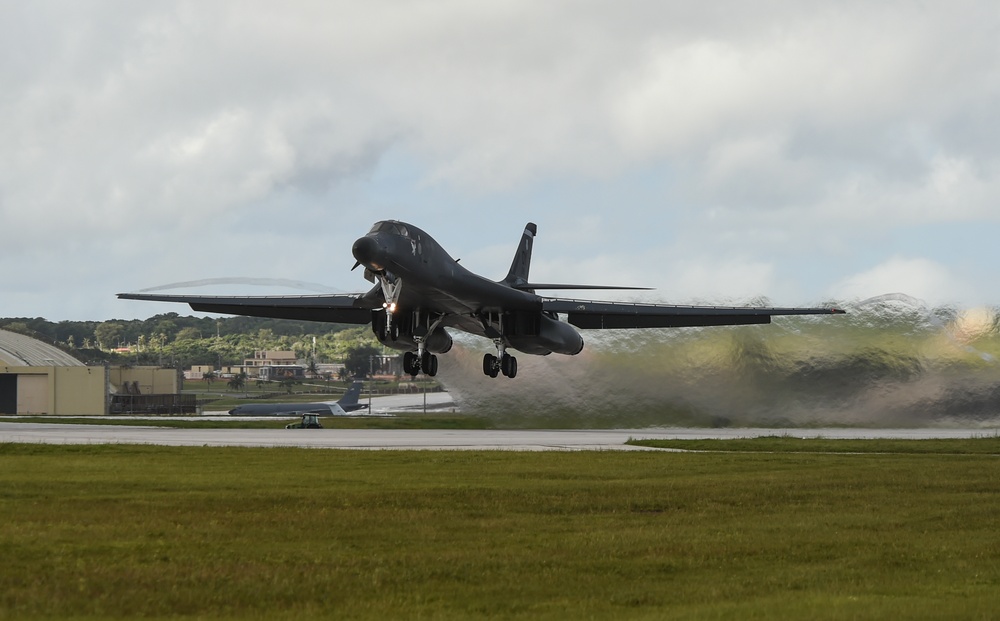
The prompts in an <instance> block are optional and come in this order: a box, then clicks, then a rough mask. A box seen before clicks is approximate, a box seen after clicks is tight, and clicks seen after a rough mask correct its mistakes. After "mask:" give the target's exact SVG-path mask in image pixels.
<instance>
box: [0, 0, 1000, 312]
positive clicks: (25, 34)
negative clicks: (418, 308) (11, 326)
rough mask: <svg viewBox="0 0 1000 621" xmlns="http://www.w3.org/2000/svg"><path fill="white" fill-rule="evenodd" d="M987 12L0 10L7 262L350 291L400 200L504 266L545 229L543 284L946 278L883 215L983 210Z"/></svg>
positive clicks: (43, 268)
mask: <svg viewBox="0 0 1000 621" xmlns="http://www.w3.org/2000/svg"><path fill="white" fill-rule="evenodd" d="M996 26H997V16H996V13H995V10H994V8H993V6H992V5H991V4H990V3H988V2H972V1H970V2H960V3H959V4H958V5H955V4H949V5H947V6H946V5H940V6H939V5H926V6H916V5H913V4H912V3H908V2H885V3H879V4H877V5H872V4H871V3H866V2H860V1H848V2H840V3H836V4H835V5H829V6H819V7H817V6H815V5H809V6H807V5H804V4H801V3H794V2H787V3H786V2H769V3H766V5H765V6H764V7H761V6H759V5H756V6H749V5H747V4H745V3H739V2H731V3H723V4H721V5H719V4H716V5H712V6H708V5H706V6H691V5H676V4H673V3H660V2H647V1H644V0H635V1H626V2H622V3H616V4H614V5H601V4H596V5H580V4H579V3H574V2H551V3H542V4H539V3H533V2H527V1H515V2H504V3H492V4H483V3H466V2H458V1H457V0H455V1H442V2H433V3H427V2H392V3H381V2H369V3H349V2H343V3H338V2H333V3H321V2H307V1H302V2H293V3H285V4H276V3H270V2H227V1H220V2H214V3H210V4H207V5H204V4H198V3H189V2H182V1H178V2H168V3H156V4H149V3H142V4H121V3H119V2H99V1H98V2H92V3H88V4H86V5H80V4H78V3H73V2H65V3H61V2H49V3H40V2H39V3H14V4H7V5H4V6H3V8H0V52H2V53H0V77H2V79H3V83H4V89H3V92H2V93H0V218H2V222H3V226H2V227H0V244H2V245H3V247H4V249H5V252H6V253H9V254H8V255H7V257H6V258H0V272H2V271H8V272H11V271H14V269H15V264H17V265H23V264H26V263H24V261H23V259H25V258H28V259H30V265H31V266H32V267H31V268H30V269H31V270H32V274H31V277H30V278H28V279H27V280H28V281H34V282H43V283H46V284H47V286H50V287H52V288H54V289H59V288H62V289H63V290H64V291H67V290H69V289H70V288H77V287H81V286H82V285H81V284H80V283H79V282H78V281H79V280H80V279H75V280H70V279H68V278H67V277H66V276H64V274H65V272H66V270H65V269H64V268H63V267H61V266H64V265H65V264H66V263H67V261H71V260H72V261H81V260H85V261H88V262H90V263H91V264H92V265H98V266H100V268H95V269H92V270H91V273H92V274H94V275H93V276H91V277H90V279H89V282H88V283H87V285H89V286H90V287H91V288H94V287H106V288H107V289H109V290H112V291H113V290H115V289H118V288H120V287H119V286H118V285H117V284H116V282H115V281H120V280H121V274H122V272H123V271H124V269H123V267H122V266H134V265H142V266H143V267H142V272H141V273H136V270H134V269H133V270H131V273H130V276H132V277H134V280H135V281H137V286H144V285H155V284H160V283H163V282H171V281H177V280H186V279H193V278H197V277H212V276H233V275H239V276H247V275H261V276H266V277H294V278H303V279H307V280H315V281H321V282H328V283H330V284H333V285H335V286H338V287H340V288H350V287H348V286H344V283H341V282H337V281H339V280H340V279H341V278H344V276H343V275H341V274H340V272H339V271H336V270H339V267H340V265H341V263H349V262H350V260H349V259H350V258H349V255H348V252H347V250H346V249H347V248H349V246H350V242H351V241H352V240H353V238H354V237H356V236H357V235H359V234H361V233H362V232H363V231H364V230H366V229H367V227H368V226H369V225H370V223H371V222H372V221H374V220H376V219H379V218H384V217H396V218H402V219H411V220H413V221H414V222H415V223H417V224H419V225H421V226H423V227H424V228H426V229H427V230H429V231H430V232H431V233H432V234H435V236H440V237H442V238H444V239H446V240H449V239H450V240H455V241H454V246H452V245H448V244H446V246H447V247H448V248H449V250H452V251H453V252H454V253H456V254H458V255H460V256H464V257H469V258H470V259H476V258H477V256H478V255H479V254H481V255H482V257H483V259H484V261H483V264H484V265H487V264H488V265H494V263H495V262H496V261H499V265H500V266H501V267H500V268H497V269H498V270H499V271H500V272H501V274H499V275H502V272H503V271H504V270H505V268H506V265H508V264H509V253H510V250H509V249H508V247H507V241H506V240H507V231H508V229H510V230H512V231H513V233H512V234H511V235H512V236H514V237H515V239H516V234H517V233H518V232H519V231H520V228H519V227H520V226H523V223H524V222H525V221H527V220H533V221H537V222H539V224H540V226H541V227H542V235H546V236H548V235H551V237H545V240H546V243H547V244H549V245H547V246H546V249H547V250H546V252H547V253H551V254H548V255H547V256H548V260H551V261H553V263H554V264H553V265H552V267H551V270H549V268H548V267H547V266H546V264H545V260H546V259H543V258H542V255H541V254H540V255H539V257H538V261H539V263H538V265H537V266H536V267H537V268H538V271H539V274H546V273H548V272H549V271H551V273H552V274H554V275H560V276H561V275H563V274H566V275H567V276H568V277H571V278H573V279H582V280H585V281H592V280H594V279H600V280H605V279H610V280H611V281H612V282H621V280H623V278H622V276H623V275H627V276H626V277H625V278H624V280H626V281H628V282H634V281H639V282H646V281H653V282H654V284H655V285H656V286H658V287H662V288H663V289H664V290H669V291H671V293H672V294H673V293H674V292H676V294H677V295H678V296H680V297H699V296H702V295H706V296H707V295H710V294H711V293H712V291H711V290H712V289H713V288H715V287H716V286H717V287H718V289H719V290H724V291H732V292H734V293H733V295H743V294H744V293H746V294H747V295H760V294H764V295H770V294H771V293H770V292H776V294H774V295H777V296H778V297H779V298H784V297H786V296H788V297H791V296H794V295H796V294H798V293H803V292H804V293H805V294H806V295H809V293H811V292H812V291H818V290H822V289H824V288H826V287H828V286H829V283H830V282H837V281H840V282H846V281H847V279H848V278H849V274H850V271H851V270H853V271H858V270H860V269H863V267H864V265H862V261H861V260H858V261H853V262H849V263H845V262H844V261H842V259H843V257H850V256H858V255H859V254H862V251H861V250H859V249H866V248H870V247H872V246H876V245H878V244H876V243H873V242H879V243H882V244H883V245H887V247H886V248H885V249H884V250H883V251H882V253H881V254H880V255H878V256H872V255H871V253H870V252H867V251H865V252H867V254H865V256H864V258H863V261H866V262H867V263H866V264H867V265H871V264H877V263H878V262H880V261H885V260H887V257H890V256H893V255H894V254H896V255H898V256H906V257H910V258H911V259H912V260H918V259H921V258H923V259H925V260H928V261H932V260H934V261H937V262H938V264H939V265H940V266H942V267H943V268H944V269H948V270H950V271H952V272H955V273H960V272H961V270H962V267H961V266H959V265H949V264H947V262H946V261H945V260H944V259H943V258H942V256H941V255H940V254H939V255H937V256H935V257H934V258H933V259H932V258H930V257H927V256H924V255H921V254H920V252H919V251H918V250H917V249H916V248H915V247H912V245H908V244H907V242H905V240H901V239H900V237H901V236H900V235H897V234H896V233H897V232H898V231H900V230H905V229H906V227H913V226H934V225H935V224H938V223H947V224H954V223H957V224H965V225H967V226H969V227H974V228H981V227H982V226H989V225H995V224H996V223H997V219H998V217H1000V216H998V215H997V214H998V212H997V210H996V209H995V206H996V204H997V198H998V197H1000V152H998V146H997V145H1000V125H998V124H996V123H995V120H994V117H995V110H996V109H997V108H998V107H1000V69H998V68H997V66H996V63H995V62H993V58H994V57H995V29H996ZM578 221H581V222H582V223H581V224H580V225H577V222H578ZM472 225H474V231H475V235H471V234H469V228H470V226H472ZM563 228H565V230H566V232H565V233H562V232H561V229H563ZM584 236H587V237H586V238H587V239H590V240H592V241H591V242H590V243H579V242H578V241H577V240H579V239H582V238H584ZM605 240H607V241H605ZM510 243H513V242H510ZM601 243H607V244H608V245H609V246H610V247H608V248H605V249H603V250H601V251H597V252H595V251H594V246H595V245H599V244H601ZM181 248H183V249H186V250H184V251H179V250H178V249H181ZM248 248H253V249H255V250H256V251H257V252H258V253H261V254H264V255H266V256H268V259H267V260H266V261H260V262H253V261H251V260H250V259H248V258H247V257H249V256H259V255H257V254H253V255H251V254H250V253H249V251H248V250H247V249H248ZM150 249H153V250H154V251H152V252H151V251H150ZM264 249H270V252H265V250H264ZM804 250H809V251H810V252H811V254H813V255H814V256H815V262H816V263H811V262H809V261H798V260H797V257H799V256H801V254H802V252H803V251H804ZM317 257H323V258H324V259H323V260H324V261H326V262H327V263H328V264H329V265H324V264H321V263H320V262H319V261H317ZM341 257H343V259H341ZM16 259H17V260H16ZM487 259H488V260H487ZM819 262H822V263H824V264H834V263H835V262H837V263H840V264H844V267H842V268H838V269H840V270H842V271H839V272H836V273H832V272H828V271H825V272H824V275H823V277H824V278H827V279H828V280H826V281H825V282H821V283H816V282H815V281H816V276H815V271H816V265H817V264H818V263H819ZM556 263H559V264H556ZM793 263H797V265H793ZM206 266H208V267H206ZM248 266H252V268H249V267H248ZM567 267H569V268H570V269H566V268H567ZM331 268H333V269H331ZM257 270H267V273H263V274H257ZM636 270H638V271H636ZM807 270H808V272H807ZM481 271H483V272H484V273H486V272H488V268H486V267H484V268H483V269H482V270H481ZM206 272H211V273H206ZM248 272H252V273H248ZM567 272H568V274H567ZM112 274H114V275H115V276H111V275H112ZM331 274H334V275H331ZM0 278H3V277H0ZM331 280H333V281H334V282H331ZM14 282H15V281H13V280H11V281H8V280H0V288H2V289H3V290H4V291H5V294H6V297H5V302H6V303H8V304H11V305H14V306H15V307H17V308H19V309H20V310H19V312H21V313H24V314H39V313H41V314H54V311H53V310H52V309H55V312H60V313H62V312H69V311H65V310H64V308H65V306H64V305H62V304H61V302H60V301H61V300H62V299H66V296H62V297H60V296H58V295H56V294H52V295H51V296H49V297H48V298H47V299H48V301H47V302H45V303H43V304H39V300H43V299H46V298H45V296H42V295H41V294H38V295H39V297H33V298H31V299H30V300H28V299H27V298H24V300H25V301H24V302H16V300H17V299H19V298H17V297H16V296H15V295H14V294H12V293H11V292H12V291H21V290H22V285H21V284H20V281H17V282H18V285H17V287H15V286H13V283H14ZM761 290H765V291H761ZM77 291H78V292H77V293H76V294H74V295H73V296H72V299H74V300H85V299H87V295H86V292H85V291H81V290H77ZM85 306H86V305H85ZM108 308H109V307H108V306H107V305H106V304H103V303H101V304H98V303H96V302H95V303H93V304H92V305H91V306H90V307H89V309H88V308H85V307H84V306H81V307H79V310H78V311H72V312H74V313H80V314H81V315H84V316H94V315H99V314H104V313H107V312H111V311H109V310H108Z"/></svg>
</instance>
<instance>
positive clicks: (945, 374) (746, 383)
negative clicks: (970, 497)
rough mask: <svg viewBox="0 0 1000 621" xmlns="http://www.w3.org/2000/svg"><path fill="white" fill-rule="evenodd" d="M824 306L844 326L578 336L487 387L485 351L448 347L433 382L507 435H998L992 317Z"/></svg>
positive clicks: (893, 300)
mask: <svg viewBox="0 0 1000 621" xmlns="http://www.w3.org/2000/svg"><path fill="white" fill-rule="evenodd" d="M831 306H837V307H841V308H846V309H847V310H848V314H847V315H846V316H844V317H840V318H838V319H837V321H829V320H826V319H824V318H817V317H775V319H774V323H773V324H771V325H769V326H737V327H712V328H682V329H660V330H608V331H587V332H584V339H585V340H586V341H587V346H586V347H585V349H584V351H583V352H582V353H581V354H579V355H577V356H545V357H538V356H521V357H519V358H518V360H519V362H520V364H521V371H519V373H518V377H517V379H516V380H515V381H516V383H511V382H509V381H497V380H492V379H491V378H488V377H486V376H484V375H483V374H482V371H481V368H480V367H481V364H480V363H481V358H482V355H483V353H484V352H486V351H488V349H489V348H488V343H486V342H485V341H483V340H481V339H476V338H475V337H464V336H463V337H457V338H456V339H455V341H456V346H455V348H454V349H453V350H452V353H451V354H449V355H448V356H442V357H441V369H440V372H439V375H438V379H439V380H440V381H441V382H442V383H443V384H444V385H445V387H446V388H447V389H448V390H449V391H451V392H452V393H453V395H454V396H455V399H456V401H457V402H458V403H459V405H460V406H461V407H462V408H463V409H464V410H465V411H468V412H472V413H477V414H481V415H487V416H491V417H493V418H494V419H495V420H496V421H497V423H498V424H500V425H505V426H506V425H510V426H519V425H530V426H553V427H561V426H578V427H585V428H586V427H591V428H598V427H618V428H623V427H633V426H634V427H647V426H735V427H743V426H748V427H749V426H753V427H760V426H765V427H766V426H773V427H821V426H836V425H850V426H861V427H926V426H955V425H963V426H969V425H971V426H982V427H984V428H988V427H991V426H996V425H1000V366H998V362H997V358H998V356H1000V319H998V311H997V309H993V308H970V309H958V308H954V307H947V306H946V307H937V308H929V307H927V306H926V305H925V304H924V303H923V302H921V301H920V300H917V299H915V298H912V297H909V296H905V295H903V294H891V295H888V296H880V297H878V298H871V299H868V300H864V301H861V302H855V303H853V304H831ZM501 379H503V378H501Z"/></svg>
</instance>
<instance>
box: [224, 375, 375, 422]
mask: <svg viewBox="0 0 1000 621" xmlns="http://www.w3.org/2000/svg"><path fill="white" fill-rule="evenodd" d="M361 388H362V386H361V382H354V383H352V384H351V386H350V388H348V389H347V391H346V392H345V393H344V396H343V397H341V398H340V400H339V401H320V402H319V403H244V404H243V405H238V406H236V407H234V408H233V409H231V410H229V414H230V416H282V415H289V414H320V415H323V416H327V415H329V416H343V415H345V414H349V413H351V412H354V411H356V410H360V409H362V408H367V407H368V404H367V403H358V397H359V396H360V395H361Z"/></svg>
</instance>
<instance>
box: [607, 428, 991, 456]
mask: <svg viewBox="0 0 1000 621" xmlns="http://www.w3.org/2000/svg"><path fill="white" fill-rule="evenodd" d="M626 444H631V445H634V446H648V447H651V448H664V449H668V448H669V449H683V450H688V451H744V452H755V453H760V452H775V453H781V452H801V453H937V454H956V455H1000V436H998V435H996V434H995V433H993V434H991V435H988V436H983V437H980V438H971V439H928V440H891V439H889V440H886V439H878V440H853V439H843V440H840V439H833V438H794V437H790V436H761V437H758V438H732V439H725V440H650V439H632V440H629V441H628V442H627V443H626Z"/></svg>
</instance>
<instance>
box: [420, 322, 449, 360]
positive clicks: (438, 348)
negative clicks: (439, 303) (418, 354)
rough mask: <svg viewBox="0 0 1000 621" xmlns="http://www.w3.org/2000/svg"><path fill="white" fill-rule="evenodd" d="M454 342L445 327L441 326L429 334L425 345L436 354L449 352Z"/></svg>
mask: <svg viewBox="0 0 1000 621" xmlns="http://www.w3.org/2000/svg"><path fill="white" fill-rule="evenodd" d="M453 344H454V341H453V340H452V339H451V335H450V334H448V332H447V331H446V330H445V329H444V328H440V327H439V328H437V329H436V330H434V331H433V332H431V333H430V334H428V335H427V338H426V339H425V340H424V347H426V348H427V350H428V351H431V352H434V353H435V354H444V353H447V352H448V350H450V349H451V346H452V345H453Z"/></svg>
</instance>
